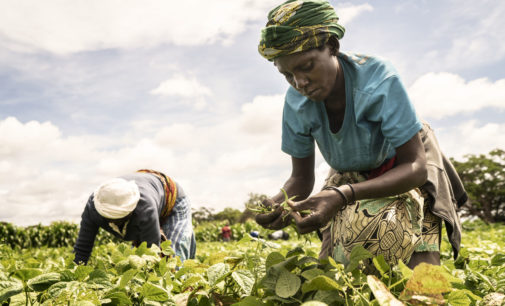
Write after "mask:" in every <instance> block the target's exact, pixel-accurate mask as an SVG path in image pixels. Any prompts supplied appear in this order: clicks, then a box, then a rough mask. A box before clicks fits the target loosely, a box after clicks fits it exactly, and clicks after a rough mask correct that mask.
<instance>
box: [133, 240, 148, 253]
mask: <svg viewBox="0 0 505 306" xmlns="http://www.w3.org/2000/svg"><path fill="white" fill-rule="evenodd" d="M147 250H148V249H147V242H145V241H142V243H141V244H140V245H139V246H138V247H137V249H136V250H135V255H138V256H142V255H144V254H146V253H147Z"/></svg>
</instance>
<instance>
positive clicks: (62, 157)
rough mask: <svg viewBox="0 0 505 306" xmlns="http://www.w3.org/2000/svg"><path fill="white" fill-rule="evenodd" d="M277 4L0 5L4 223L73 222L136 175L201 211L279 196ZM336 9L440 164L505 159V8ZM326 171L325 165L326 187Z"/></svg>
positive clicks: (493, 4)
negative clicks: (433, 141)
mask: <svg viewBox="0 0 505 306" xmlns="http://www.w3.org/2000/svg"><path fill="white" fill-rule="evenodd" d="M279 3H280V2H279V1H272V0H256V1H248V0H213V1H200V0H190V1H181V3H174V2H169V1H161V0H150V1H137V0H126V1H121V2H120V3H119V2H117V1H112V0H100V1H98V0H86V1H85V0H72V1H64V0H48V1H43V2H41V1H35V0H17V1H3V0H0V84H1V85H0V142H1V143H2V145H1V147H0V221H8V222H13V223H16V224H19V225H28V224H35V223H39V222H42V223H49V222H51V221H54V220H70V221H76V222H77V221H78V220H79V217H80V214H81V212H82V209H83V208H84V204H85V201H86V199H87V197H88V196H89V195H90V194H91V193H92V192H93V190H94V188H95V187H96V186H97V185H98V184H100V183H101V182H102V181H103V180H105V179H107V178H110V177H115V176H119V175H122V174H126V173H129V172H132V171H135V170H136V169H139V168H155V169H159V170H161V171H164V172H165V173H166V174H168V175H169V176H172V177H173V178H175V179H176V180H177V181H179V182H180V183H181V184H182V186H183V187H184V189H185V190H186V191H187V193H188V194H189V196H190V199H191V201H192V204H193V207H195V208H197V207H199V206H208V207H211V208H214V209H215V210H216V211H219V210H221V209H223V208H224V207H234V208H237V209H243V207H244V206H243V203H244V202H245V201H246V200H247V199H248V194H249V193H251V192H254V193H264V194H269V195H272V194H274V193H276V192H277V191H278V189H279V188H280V187H281V186H282V184H283V183H284V181H285V179H286V178H287V177H288V175H289V173H290V165H291V164H290V158H289V156H287V155H286V154H284V153H282V152H281V151H280V135H281V131H280V130H281V121H280V119H281V111H282V101H283V95H284V91H285V90H286V88H287V84H286V83H285V81H284V80H283V78H282V76H281V75H280V74H279V73H278V72H277V70H276V69H275V68H274V67H273V65H272V63H270V62H268V61H266V60H264V59H263V58H262V57H261V56H260V55H259V54H258V53H257V43H258V38H259V32H260V29H261V28H262V27H263V25H264V23H265V22H266V15H267V12H268V11H269V10H270V9H271V8H273V7H275V6H276V5H277V4H279ZM331 3H332V4H333V5H334V6H335V8H336V10H337V14H338V15H339V16H340V18H341V21H342V23H343V24H344V25H345V27H346V34H345V37H344V38H343V39H342V41H341V50H342V51H344V52H359V53H366V54H371V55H379V56H382V57H385V58H387V59H389V60H390V61H391V62H392V63H393V64H394V65H395V67H396V68H397V69H398V71H399V72H400V75H401V76H402V78H403V80H404V83H405V85H406V87H407V89H408V92H409V95H410V97H411V98H412V101H413V103H414V105H415V106H416V109H417V111H418V113H419V115H420V116H421V117H422V118H423V119H425V120H426V121H428V122H429V123H430V124H431V125H432V127H433V128H434V129H435V132H436V134H437V136H438V139H439V142H440V145H441V147H442V149H443V150H444V152H445V153H446V155H448V156H451V157H455V158H457V159H462V158H463V156H464V155H465V154H477V153H487V152H489V151H490V150H491V149H493V148H505V136H504V135H505V133H504V131H505V101H504V100H505V75H504V74H505V32H504V31H502V30H501V29H503V28H505V20H503V18H502V16H504V15H505V3H503V2H502V1H498V0H493V1H479V2H476V1H466V0H458V1H449V0H442V1H418V0H417V1H370V2H366V1H349V2H338V1H331ZM327 170H328V167H327V165H326V164H325V162H324V161H323V160H322V158H321V157H320V156H318V158H317V165H316V173H317V177H318V183H317V184H319V185H320V182H321V181H322V180H323V179H324V175H325V173H326V172H327ZM316 188H319V186H318V185H316Z"/></svg>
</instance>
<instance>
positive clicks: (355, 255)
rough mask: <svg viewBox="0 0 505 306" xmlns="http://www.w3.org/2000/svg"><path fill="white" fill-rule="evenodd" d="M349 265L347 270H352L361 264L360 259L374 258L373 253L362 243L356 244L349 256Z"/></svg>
mask: <svg viewBox="0 0 505 306" xmlns="http://www.w3.org/2000/svg"><path fill="white" fill-rule="evenodd" d="M349 257H350V258H349V265H348V266H347V267H346V268H345V271H346V272H351V271H353V270H354V269H356V268H357V267H358V266H359V263H360V261H363V260H365V259H368V258H372V257H373V255H372V253H370V252H369V251H368V250H366V249H365V248H364V247H363V246H362V245H356V246H354V247H353V248H352V250H351V254H350V256H349Z"/></svg>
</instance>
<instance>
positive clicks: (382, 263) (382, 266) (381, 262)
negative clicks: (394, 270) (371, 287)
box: [372, 254, 390, 276]
mask: <svg viewBox="0 0 505 306" xmlns="http://www.w3.org/2000/svg"><path fill="white" fill-rule="evenodd" d="M372 261H373V264H374V266H375V268H377V270H378V271H379V273H380V274H381V276H384V274H386V273H387V272H388V271H389V270H390V267H389V265H388V263H387V262H386V260H385V259H384V255H382V254H379V255H378V256H377V257H374V258H373V260H372Z"/></svg>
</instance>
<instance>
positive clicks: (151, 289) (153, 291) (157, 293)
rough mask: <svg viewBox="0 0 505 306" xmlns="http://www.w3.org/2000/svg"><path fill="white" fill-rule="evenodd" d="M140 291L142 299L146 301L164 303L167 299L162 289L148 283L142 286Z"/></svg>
mask: <svg viewBox="0 0 505 306" xmlns="http://www.w3.org/2000/svg"><path fill="white" fill-rule="evenodd" d="M141 291H142V295H143V296H144V298H146V299H148V300H153V301H157V302H164V301H166V300H168V298H169V296H168V292H166V291H165V290H164V289H163V288H161V287H159V286H156V285H154V284H152V283H149V282H147V283H144V284H143V285H142V288H141Z"/></svg>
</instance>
